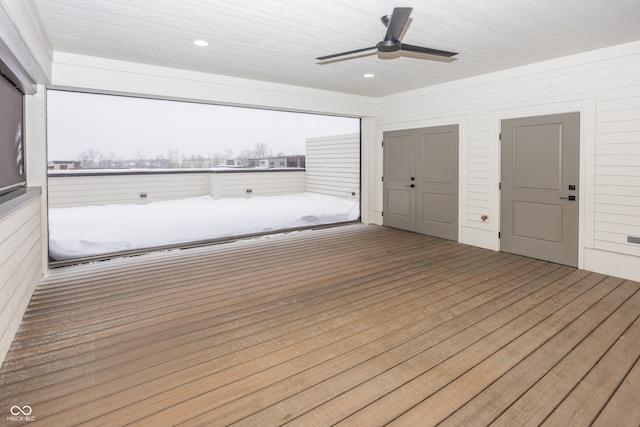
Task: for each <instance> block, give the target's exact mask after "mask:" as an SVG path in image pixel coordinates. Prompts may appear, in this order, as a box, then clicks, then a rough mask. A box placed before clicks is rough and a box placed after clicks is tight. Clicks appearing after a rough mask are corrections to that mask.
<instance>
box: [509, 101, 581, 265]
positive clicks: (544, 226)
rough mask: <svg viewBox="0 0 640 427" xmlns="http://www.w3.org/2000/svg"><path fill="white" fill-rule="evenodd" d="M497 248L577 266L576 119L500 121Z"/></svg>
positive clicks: (574, 115) (571, 115) (573, 115)
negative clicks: (500, 161)
mask: <svg viewBox="0 0 640 427" xmlns="http://www.w3.org/2000/svg"><path fill="white" fill-rule="evenodd" d="M501 133H502V171H501V172H502V178H501V181H502V186H501V187H502V191H501V208H500V218H501V220H500V234H501V236H500V249H501V250H502V251H504V252H510V253H514V254H519V255H525V256H529V257H532V258H538V259H543V260H546V261H552V262H557V263H560V264H565V265H570V266H574V267H577V266H578V213H579V211H578V200H577V199H578V184H579V181H578V180H579V165H580V114H579V113H568V114H556V115H549V116H539V117H527V118H520V119H511V120H504V121H502V132H501Z"/></svg>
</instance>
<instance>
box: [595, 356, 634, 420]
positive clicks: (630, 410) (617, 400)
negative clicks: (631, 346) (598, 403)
mask: <svg viewBox="0 0 640 427" xmlns="http://www.w3.org/2000/svg"><path fill="white" fill-rule="evenodd" d="M638 384H640V359H639V358H636V363H635V364H634V366H633V368H632V369H631V371H629V374H628V375H627V376H626V377H625V379H624V381H623V382H622V384H620V387H618V389H617V390H616V392H615V394H614V395H613V396H612V397H611V399H610V400H609V402H608V403H607V405H606V406H605V407H604V409H603V410H602V412H600V414H599V415H598V418H596V420H595V421H594V423H593V426H594V427H605V426H637V425H640V399H639V398H638V396H640V394H639V393H638V389H639V388H640V386H639V385H638Z"/></svg>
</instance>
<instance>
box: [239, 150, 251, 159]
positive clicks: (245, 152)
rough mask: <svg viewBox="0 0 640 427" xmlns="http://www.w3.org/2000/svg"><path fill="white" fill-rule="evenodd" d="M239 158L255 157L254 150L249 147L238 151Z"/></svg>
mask: <svg viewBox="0 0 640 427" xmlns="http://www.w3.org/2000/svg"><path fill="white" fill-rule="evenodd" d="M238 157H239V158H241V159H250V158H252V157H255V152H254V151H253V150H251V149H248V148H247V149H244V150H242V151H241V152H240V155H238Z"/></svg>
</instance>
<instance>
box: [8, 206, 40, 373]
mask: <svg viewBox="0 0 640 427" xmlns="http://www.w3.org/2000/svg"><path fill="white" fill-rule="evenodd" d="M41 254H42V246H41V218H40V197H37V198H35V199H33V200H32V201H30V202H29V203H27V204H26V205H24V206H22V207H20V208H18V209H16V210H15V211H13V212H12V213H10V214H9V215H7V216H5V217H3V218H0V363H2V360H3V359H4V357H5V355H6V353H7V351H8V350H9V347H10V345H11V341H12V340H13V337H14V335H15V333H16V331H17V330H18V326H19V325H20V322H21V321H22V316H23V314H24V312H25V310H26V307H27V304H28V303H29V300H30V299H31V295H32V294H33V291H34V289H35V287H36V285H37V284H38V281H39V280H40V277H41V276H42V263H41Z"/></svg>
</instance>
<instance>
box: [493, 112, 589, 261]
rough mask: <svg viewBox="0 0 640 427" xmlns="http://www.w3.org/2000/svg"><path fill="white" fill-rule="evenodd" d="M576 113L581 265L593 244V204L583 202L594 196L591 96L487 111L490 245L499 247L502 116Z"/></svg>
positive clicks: (579, 259)
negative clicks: (577, 121)
mask: <svg viewBox="0 0 640 427" xmlns="http://www.w3.org/2000/svg"><path fill="white" fill-rule="evenodd" d="M572 112H579V113H580V182H579V187H578V189H579V191H578V203H579V220H578V268H581V269H582V268H584V252H585V251H584V249H585V247H586V248H592V247H593V227H586V224H593V221H594V217H593V216H594V211H593V208H591V209H586V208H585V207H586V206H593V205H594V198H595V182H594V177H595V117H596V102H595V99H585V100H576V101H568V102H558V103H549V104H540V105H526V106H514V107H511V108H504V109H499V110H492V111H491V112H490V115H489V116H490V122H491V129H490V135H489V138H490V141H495V143H492V144H490V145H489V173H490V181H491V183H492V185H491V189H490V191H489V205H490V206H491V210H492V211H493V212H494V213H495V215H494V217H495V218H496V220H495V221H493V222H492V223H491V227H492V230H493V231H494V234H495V237H494V249H495V250H500V239H499V238H498V232H499V231H500V230H499V228H500V191H499V190H498V184H499V183H500V179H501V177H500V168H501V166H502V165H501V161H500V156H501V154H500V153H501V152H500V129H501V122H502V120H506V119H515V118H520V117H531V116H544V115H549V114H561V113H572Z"/></svg>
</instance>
